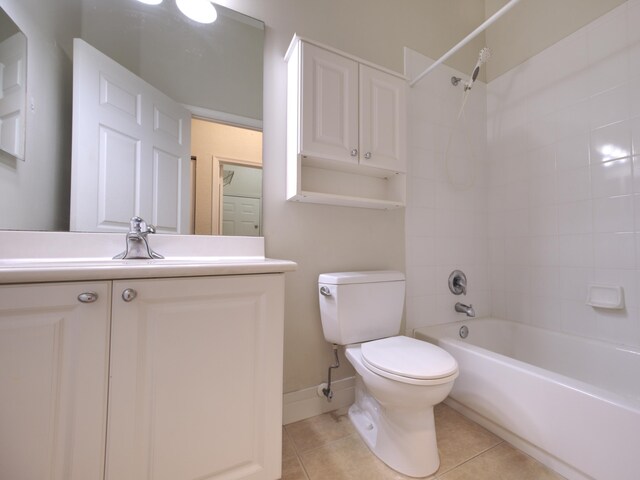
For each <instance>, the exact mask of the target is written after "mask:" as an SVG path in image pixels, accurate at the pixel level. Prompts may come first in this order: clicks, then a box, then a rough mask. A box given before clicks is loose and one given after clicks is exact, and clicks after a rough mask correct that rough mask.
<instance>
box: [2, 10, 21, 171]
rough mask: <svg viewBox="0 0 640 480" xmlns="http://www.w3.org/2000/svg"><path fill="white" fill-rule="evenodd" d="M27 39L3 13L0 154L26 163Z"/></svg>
mask: <svg viewBox="0 0 640 480" xmlns="http://www.w3.org/2000/svg"><path fill="white" fill-rule="evenodd" d="M26 71H27V37H26V36H25V35H24V33H22V32H21V31H20V30H19V29H18V26H17V25H16V24H15V23H13V21H12V20H11V19H10V18H9V17H8V15H6V14H5V13H4V11H3V10H2V9H0V150H2V151H3V152H5V153H8V154H9V155H10V156H12V157H15V158H18V159H20V160H24V139H25V117H26V113H25V112H26V95H27V92H26V85H27V78H26Z"/></svg>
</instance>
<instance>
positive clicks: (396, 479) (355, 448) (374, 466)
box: [300, 434, 410, 480]
mask: <svg viewBox="0 0 640 480" xmlns="http://www.w3.org/2000/svg"><path fill="white" fill-rule="evenodd" d="M300 458H301V460H302V464H303V465H304V468H305V470H306V471H307V474H308V475H309V479H310V480H400V479H408V478H410V477H406V476H404V475H401V474H399V473H398V472H396V471H394V470H392V469H390V468H389V467H387V466H386V465H385V464H384V463H383V462H381V461H380V460H378V458H376V457H375V456H374V455H373V454H372V453H371V451H370V450H369V449H368V448H367V446H366V445H365V444H364V442H363V441H362V440H361V439H360V437H359V436H357V434H356V435H350V436H348V437H345V438H342V439H340V440H336V441H335V442H332V443H329V444H326V445H324V446H322V447H319V448H316V449H315V450H310V451H308V452H305V453H303V454H302V455H301V456H300Z"/></svg>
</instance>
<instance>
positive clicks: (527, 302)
mask: <svg viewBox="0 0 640 480" xmlns="http://www.w3.org/2000/svg"><path fill="white" fill-rule="evenodd" d="M639 24H640V1H638V0H630V1H629V2H626V3H624V4H622V5H621V6H619V7H617V8H616V9H614V10H612V11H611V12H609V13H608V14H606V15H604V16H603V17H602V18H599V19H598V20H596V21H595V22H593V23H591V24H589V25H587V26H586V27H584V28H581V29H580V30H578V31H577V32H575V33H574V34H572V35H571V36H569V37H567V38H565V39H563V40H562V41H560V42H558V43H556V44H555V45H553V46H552V47H550V48H548V49H546V50H545V51H543V52H542V53H540V54H538V55H536V56H534V57H533V58H531V59H530V60H529V61H527V62H525V63H523V64H522V65H520V66H518V67H517V68H515V69H513V70H511V71H509V72H507V73H506V74H504V75H502V76H500V77H499V78H497V79H495V80H494V81H492V82H490V84H489V86H488V118H489V120H488V124H489V128H488V138H489V152H490V160H491V162H490V164H491V167H490V181H489V183H490V191H489V211H490V217H489V235H490V251H491V255H490V262H491V285H492V313H493V314H494V315H496V316H499V317H503V318H508V319H512V320H516V321H521V322H528V323H532V324H535V325H541V326H545V327H549V328H552V329H555V330H562V331H567V332H571V333H575V334H578V335H583V336H589V337H597V338H601V339H605V340H610V341H614V342H619V343H624V344H628V345H636V346H638V345H640V311H639V308H640V291H639V289H640V262H639V259H640V255H639V254H640V249H639V248H640V243H639V242H638V239H640V182H639V181H638V179H640V93H639V92H640V31H639V30H638V25H639ZM603 152H606V153H603ZM590 282H596V283H604V284H611V285H622V286H623V287H624V292H625V297H626V303H627V308H626V309H625V310H623V311H613V310H609V311H607V310H598V309H594V308H592V307H589V306H586V305H585V300H586V296H587V285H588V284H589V283H590Z"/></svg>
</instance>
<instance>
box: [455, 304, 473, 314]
mask: <svg viewBox="0 0 640 480" xmlns="http://www.w3.org/2000/svg"><path fill="white" fill-rule="evenodd" d="M455 310H456V312H460V313H464V314H466V315H467V317H475V316H476V312H475V311H474V310H473V305H472V304H469V305H465V304H464V303H460V302H458V303H456V306H455Z"/></svg>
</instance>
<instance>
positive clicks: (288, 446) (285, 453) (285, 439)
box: [282, 427, 298, 461]
mask: <svg viewBox="0 0 640 480" xmlns="http://www.w3.org/2000/svg"><path fill="white" fill-rule="evenodd" d="M297 455H298V454H297V452H296V448H295V447H294V445H293V441H292V440H291V438H290V437H289V434H288V433H287V430H286V429H285V428H284V427H282V460H283V461H284V460H286V459H288V458H290V457H296V456H297Z"/></svg>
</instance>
